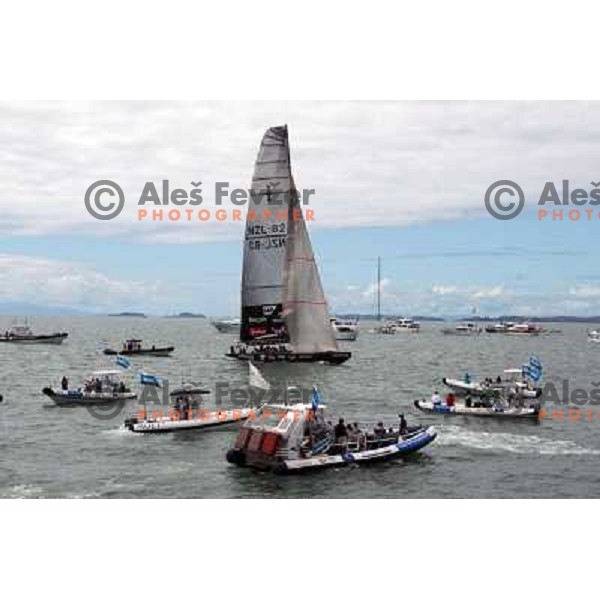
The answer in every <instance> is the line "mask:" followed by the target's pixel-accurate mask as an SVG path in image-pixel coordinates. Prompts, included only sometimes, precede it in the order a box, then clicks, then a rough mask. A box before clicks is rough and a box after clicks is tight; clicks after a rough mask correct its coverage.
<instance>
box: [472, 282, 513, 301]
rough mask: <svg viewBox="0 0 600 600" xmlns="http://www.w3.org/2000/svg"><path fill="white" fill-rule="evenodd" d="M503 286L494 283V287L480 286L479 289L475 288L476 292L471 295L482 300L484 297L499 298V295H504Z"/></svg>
mask: <svg viewBox="0 0 600 600" xmlns="http://www.w3.org/2000/svg"><path fill="white" fill-rule="evenodd" d="M504 293H505V292H504V286H502V285H495V286H494V287H490V288H481V289H480V290H477V291H476V292H474V293H473V294H472V295H471V297H472V298H473V299H474V300H483V299H486V298H500V297H501V296H503V295H504Z"/></svg>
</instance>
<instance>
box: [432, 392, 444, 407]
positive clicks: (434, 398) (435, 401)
mask: <svg viewBox="0 0 600 600" xmlns="http://www.w3.org/2000/svg"><path fill="white" fill-rule="evenodd" d="M431 403H432V404H433V406H441V405H442V398H441V397H440V394H439V392H438V391H437V390H433V394H432V395H431Z"/></svg>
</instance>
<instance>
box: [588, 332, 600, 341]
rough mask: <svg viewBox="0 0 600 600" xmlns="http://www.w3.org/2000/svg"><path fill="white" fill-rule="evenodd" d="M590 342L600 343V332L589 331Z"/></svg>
mask: <svg viewBox="0 0 600 600" xmlns="http://www.w3.org/2000/svg"><path fill="white" fill-rule="evenodd" d="M587 337H588V342H594V343H596V344H597V343H600V331H598V330H596V329H592V331H588V334H587Z"/></svg>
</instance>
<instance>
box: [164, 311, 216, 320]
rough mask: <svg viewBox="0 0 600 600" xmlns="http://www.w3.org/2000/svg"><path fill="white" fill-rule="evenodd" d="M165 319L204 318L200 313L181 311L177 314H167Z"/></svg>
mask: <svg viewBox="0 0 600 600" xmlns="http://www.w3.org/2000/svg"><path fill="white" fill-rule="evenodd" d="M166 318H167V319H206V315H203V314H202V313H191V312H181V313H179V314H178V315H167V317H166Z"/></svg>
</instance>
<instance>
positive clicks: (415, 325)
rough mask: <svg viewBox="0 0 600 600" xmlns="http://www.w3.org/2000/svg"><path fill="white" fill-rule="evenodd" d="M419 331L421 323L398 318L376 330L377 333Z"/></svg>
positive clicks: (406, 318)
mask: <svg viewBox="0 0 600 600" xmlns="http://www.w3.org/2000/svg"><path fill="white" fill-rule="evenodd" d="M420 330H421V323H419V322H418V321H415V320H414V319H409V318H408V317H399V318H398V319H395V320H393V321H387V322H385V323H384V324H383V325H382V326H381V327H379V328H377V329H376V331H377V332H378V333H387V334H395V333H419V331H420Z"/></svg>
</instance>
